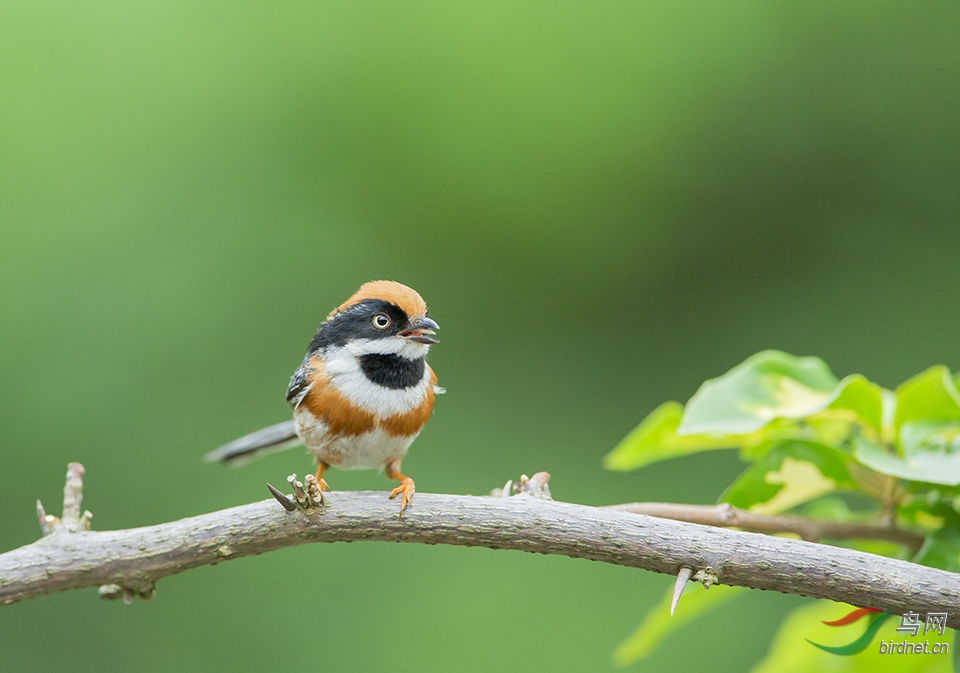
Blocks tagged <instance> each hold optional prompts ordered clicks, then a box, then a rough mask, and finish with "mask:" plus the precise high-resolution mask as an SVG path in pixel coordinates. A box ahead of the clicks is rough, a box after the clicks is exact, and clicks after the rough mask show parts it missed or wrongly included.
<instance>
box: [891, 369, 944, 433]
mask: <svg viewBox="0 0 960 673" xmlns="http://www.w3.org/2000/svg"><path fill="white" fill-rule="evenodd" d="M916 419H920V420H947V421H956V420H960V392H958V391H957V386H956V384H955V383H954V381H953V378H951V376H950V370H949V369H947V368H946V367H944V366H943V365H938V366H936V367H931V368H930V369H928V370H927V371H925V372H923V373H921V374H917V375H916V376H914V377H913V378H912V379H909V380H908V381H906V382H904V383H902V384H900V387H898V388H897V411H896V416H895V420H894V422H895V424H896V427H897V428H899V427H900V426H901V425H902V424H904V423H906V422H908V421H912V420H916Z"/></svg>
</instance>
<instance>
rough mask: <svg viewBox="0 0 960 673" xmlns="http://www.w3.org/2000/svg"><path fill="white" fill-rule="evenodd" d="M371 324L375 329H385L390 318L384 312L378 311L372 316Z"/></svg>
mask: <svg viewBox="0 0 960 673" xmlns="http://www.w3.org/2000/svg"><path fill="white" fill-rule="evenodd" d="M373 326H374V327H376V328H377V329H387V327H389V326H390V318H389V316H387V314H386V313H378V314H377V315H375V316H373Z"/></svg>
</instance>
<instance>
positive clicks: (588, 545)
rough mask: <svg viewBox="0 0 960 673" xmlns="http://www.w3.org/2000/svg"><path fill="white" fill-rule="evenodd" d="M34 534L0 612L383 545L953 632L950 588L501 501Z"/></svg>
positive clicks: (958, 610) (14, 568) (909, 576)
mask: <svg viewBox="0 0 960 673" xmlns="http://www.w3.org/2000/svg"><path fill="white" fill-rule="evenodd" d="M68 474H69V475H72V477H74V478H78V476H79V475H82V468H80V469H79V470H78V469H76V468H75V467H73V466H71V472H70V473H68ZM535 479H536V476H535V477H534V479H533V480H530V482H535ZM75 485H76V484H74V486H75ZM544 485H545V480H544ZM68 486H69V485H68ZM68 490H69V488H68ZM508 491H509V489H508ZM78 494H79V493H78V491H77V490H76V489H75V488H74V489H73V490H72V491H71V492H69V493H67V498H65V499H66V500H69V501H68V502H67V503H65V504H67V505H68V510H69V516H70V519H71V524H72V523H73V522H72V519H73V517H74V516H76V512H77V511H79V499H78V498H77V497H76V496H77V495H78ZM65 518H66V517H65ZM83 518H86V517H83ZM45 520H46V524H45V526H46V527H48V528H49V529H50V530H51V532H50V534H49V535H46V536H44V537H43V538H41V539H40V540H38V541H37V542H34V543H33V544H29V545H26V546H25V547H21V548H20V549H16V550H13V551H10V552H7V553H5V554H0V604H4V603H13V602H15V601H19V600H24V599H27V598H33V597H35V596H41V595H44V594H50V593H54V592H56V591H63V590H66V589H76V588H81V587H89V586H100V587H101V594H102V595H105V596H107V597H116V596H121V595H122V596H124V597H127V598H129V597H130V596H132V595H133V594H139V595H141V596H143V597H150V596H152V595H153V591H154V586H155V582H156V581H157V580H159V579H161V578H163V577H166V576H168V575H173V574H175V573H178V572H181V571H184V570H189V569H190V568H196V567H198V566H202V565H211V564H215V563H219V562H220V561H224V560H228V559H234V558H241V557H243V556H249V555H251V554H260V553H263V552H266V551H271V550H273V549H279V548H282V547H290V546H294V545H299V544H305V543H308V542H337V541H353V540H385V541H393V542H419V543H426V544H452V545H461V546H482V547H489V548H492V549H517V550H521V551H530V552H539V553H544V554H561V555H565V556H570V557H573V558H585V559H591V560H595V561H604V562H607V563H614V564H617V565H623V566H629V567H634V568H644V569H646V570H653V571H656V572H662V573H669V574H671V575H677V574H678V573H679V572H680V571H681V569H682V568H690V569H693V570H696V571H697V573H696V574H695V575H694V576H695V577H696V576H697V575H699V576H701V577H708V578H710V579H711V581H714V582H717V581H718V582H720V583H723V584H731V585H739V586H745V587H752V588H755V589H771V590H775V591H781V592H786V593H796V594H802V595H808V596H816V597H819V598H829V599H832V600H837V601H845V602H847V603H852V604H854V605H859V606H866V607H876V608H880V609H882V610H885V611H891V612H897V613H904V612H907V611H910V610H913V611H915V612H920V613H927V612H946V613H948V614H949V618H948V624H949V625H950V626H952V627H954V628H957V627H960V574H954V573H949V572H946V571H943V570H937V569H934V568H927V567H924V566H919V565H916V564H912V563H908V562H905V561H899V560H896V559H890V558H886V557H883V556H875V555H872V554H865V553H862V552H857V551H853V550H850V549H843V548H837V547H830V546H827V545H821V544H815V543H810V542H805V541H801V540H791V539H784V538H778V537H769V536H766V535H759V534H756V533H748V532H742V531H733V530H726V529H722V528H713V527H708V526H702V525H697V524H691V523H685V522H679V521H673V520H670V519H660V518H654V517H650V516H644V515H638V514H632V513H630V512H623V511H617V510H614V509H610V508H598V507H587V506H585V505H574V504H570V503H562V502H554V501H552V500H549V499H546V498H539V497H535V496H533V495H530V494H528V493H527V492H524V493H521V494H520V495H516V496H512V497H501V498H493V497H475V496H454V495H436V494H431V493H418V494H417V496H416V499H415V500H414V504H413V505H412V506H411V507H410V508H408V509H407V511H406V513H405V514H404V516H403V518H402V519H400V518H398V516H397V506H396V503H394V502H391V501H389V500H387V498H386V497H385V494H384V493H381V492H349V491H340V492H334V493H330V494H328V495H327V496H326V504H325V506H323V507H321V508H319V509H317V510H316V511H315V512H314V513H312V514H304V513H302V512H300V511H294V512H288V511H286V510H285V509H284V508H282V507H280V506H279V505H278V504H277V502H276V501H275V500H272V499H271V500H265V501H262V502H257V503H253V504H250V505H244V506H241V507H234V508H232V509H226V510H222V511H219V512H212V513H210V514H204V515H201V516H196V517H191V518H188V519H182V520H180V521H174V522H171V523H164V524H160V525H157V526H148V527H145V528H134V529H130V530H119V531H107V532H91V531H89V530H85V526H84V525H69V526H68V525H63V523H64V522H60V521H58V520H57V519H56V518H55V517H50V516H49V515H47V516H46V517H45Z"/></svg>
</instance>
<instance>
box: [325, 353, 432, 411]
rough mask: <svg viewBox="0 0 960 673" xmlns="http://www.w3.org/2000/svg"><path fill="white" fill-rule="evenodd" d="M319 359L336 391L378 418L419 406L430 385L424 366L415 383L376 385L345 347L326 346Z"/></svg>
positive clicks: (428, 370) (428, 373) (427, 370)
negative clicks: (394, 385) (321, 360)
mask: <svg viewBox="0 0 960 673" xmlns="http://www.w3.org/2000/svg"><path fill="white" fill-rule="evenodd" d="M383 341H388V339H383ZM415 345H417V346H423V344H415ZM323 362H324V364H325V365H326V370H327V375H328V376H329V377H330V383H331V384H332V385H333V387H334V388H336V389H337V392H339V393H340V394H341V395H343V396H344V397H345V398H347V399H348V400H349V401H350V402H351V403H352V404H354V405H356V406H358V407H360V408H361V409H363V410H364V411H369V412H370V413H372V414H375V415H376V416H378V417H380V418H387V417H389V416H394V415H396V414H403V413H406V412H408V411H410V410H411V409H413V408H414V407H417V406H419V405H420V404H422V403H423V398H424V396H425V395H426V394H427V387H428V386H429V385H430V369H429V368H427V367H424V368H423V377H422V378H421V379H420V382H419V383H417V385H415V386H410V387H409V388H401V389H399V390H398V389H394V388H386V387H384V386H381V385H377V384H376V383H374V382H373V381H371V380H370V379H368V378H367V377H366V375H365V374H364V373H363V370H362V369H361V368H360V363H359V362H358V361H357V357H356V355H355V354H354V353H353V352H351V351H350V350H348V348H329V349H327V350H326V351H325V352H324V354H323Z"/></svg>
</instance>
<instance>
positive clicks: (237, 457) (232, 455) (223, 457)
mask: <svg viewBox="0 0 960 673" xmlns="http://www.w3.org/2000/svg"><path fill="white" fill-rule="evenodd" d="M302 443H303V442H302V441H301V440H300V438H299V437H298V436H297V431H296V429H295V428H294V425H293V420H292V419H291V420H289V421H284V422H283V423H277V424H276V425H271V426H269V427H266V428H263V429H262V430H257V431H256V432H251V433H250V434H249V435H246V436H244V437H241V438H240V439H235V440H233V441H232V442H230V443H229V444H224V445H223V446H221V447H220V448H219V449H214V450H213V451H211V452H210V453H208V454H207V455H205V456H204V457H203V460H204V461H205V462H207V463H215V462H221V463H225V464H227V465H243V464H244V463H247V462H250V461H251V460H254V459H256V458H260V457H261V456H265V455H267V454H268V453H273V452H274V451H282V450H284V449H289V448H290V447H292V446H297V445H298V444H302Z"/></svg>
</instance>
